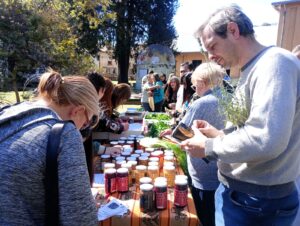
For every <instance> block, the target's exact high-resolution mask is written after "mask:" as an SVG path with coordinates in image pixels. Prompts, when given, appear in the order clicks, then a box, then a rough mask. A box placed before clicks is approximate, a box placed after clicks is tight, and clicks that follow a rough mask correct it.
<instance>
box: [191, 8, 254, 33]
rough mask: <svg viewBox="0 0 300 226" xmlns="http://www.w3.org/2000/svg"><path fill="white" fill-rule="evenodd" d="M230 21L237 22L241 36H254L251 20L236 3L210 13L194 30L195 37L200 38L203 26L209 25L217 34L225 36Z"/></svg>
mask: <svg viewBox="0 0 300 226" xmlns="http://www.w3.org/2000/svg"><path fill="white" fill-rule="evenodd" d="M230 22H234V23H236V24H237V26H238V28H239V31H240V35H241V36H244V37H247V36H249V37H251V38H254V29H253V24H252V22H251V20H250V19H249V17H248V16H246V14H245V13H244V12H243V11H242V10H241V8H240V7H239V6H238V5H236V4H234V5H231V6H227V7H223V8H220V9H218V10H217V11H215V12H214V13H212V14H211V15H210V16H209V18H208V19H207V20H206V21H205V22H204V23H203V24H202V25H201V26H200V27H199V28H198V30H197V31H196V32H195V37H196V38H197V39H200V38H201V36H202V33H203V30H204V29H205V27H206V26H210V27H211V28H212V29H213V31H214V32H215V33H216V34H217V35H218V36H220V37H222V38H226V37H227V24H228V23H230Z"/></svg>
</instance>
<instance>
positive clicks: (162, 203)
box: [154, 180, 168, 210]
mask: <svg viewBox="0 0 300 226" xmlns="http://www.w3.org/2000/svg"><path fill="white" fill-rule="evenodd" d="M154 192H155V195H154V196H155V207H156V209H158V210H164V209H166V208H167V204H168V189H167V182H166V181H165V180H156V181H155V182H154Z"/></svg>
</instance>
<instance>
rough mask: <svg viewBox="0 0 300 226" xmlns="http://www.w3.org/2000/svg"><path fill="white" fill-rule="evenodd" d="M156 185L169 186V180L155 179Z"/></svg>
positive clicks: (160, 186)
mask: <svg viewBox="0 0 300 226" xmlns="http://www.w3.org/2000/svg"><path fill="white" fill-rule="evenodd" d="M154 187H159V188H163V187H167V181H165V180H155V182H154Z"/></svg>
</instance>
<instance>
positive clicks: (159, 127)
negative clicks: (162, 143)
mask: <svg viewBox="0 0 300 226" xmlns="http://www.w3.org/2000/svg"><path fill="white" fill-rule="evenodd" d="M168 128H170V126H169V124H168V123H166V122H162V121H158V122H152V123H149V125H148V131H149V132H148V134H147V136H150V137H158V136H159V134H160V133H161V132H162V131H164V130H166V129H168Z"/></svg>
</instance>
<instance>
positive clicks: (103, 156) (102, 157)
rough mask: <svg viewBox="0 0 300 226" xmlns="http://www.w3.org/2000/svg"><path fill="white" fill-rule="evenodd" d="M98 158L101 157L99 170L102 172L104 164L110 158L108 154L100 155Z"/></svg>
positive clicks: (108, 161)
mask: <svg viewBox="0 0 300 226" xmlns="http://www.w3.org/2000/svg"><path fill="white" fill-rule="evenodd" d="M100 158H101V172H104V164H105V163H110V162H111V158H110V155H101V156H100Z"/></svg>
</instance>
